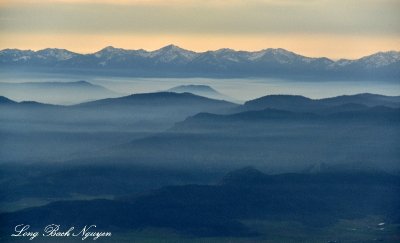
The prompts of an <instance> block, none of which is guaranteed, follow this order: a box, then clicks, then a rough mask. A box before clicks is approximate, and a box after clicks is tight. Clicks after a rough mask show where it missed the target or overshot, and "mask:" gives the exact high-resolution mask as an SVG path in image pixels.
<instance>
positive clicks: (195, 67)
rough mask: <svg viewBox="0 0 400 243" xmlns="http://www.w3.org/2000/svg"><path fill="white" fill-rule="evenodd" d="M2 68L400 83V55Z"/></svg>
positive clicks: (116, 55) (231, 55)
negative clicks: (337, 79) (366, 80)
mask: <svg viewBox="0 0 400 243" xmlns="http://www.w3.org/2000/svg"><path fill="white" fill-rule="evenodd" d="M0 68H1V69H9V68H12V70H19V68H21V69H23V70H28V71H39V70H40V71H41V72H43V71H45V72H71V71H72V70H77V71H80V72H89V73H92V72H95V73H104V72H105V73H109V72H112V73H113V74H117V75H118V74H120V75H129V76H154V77H160V76H165V77H174V76H183V77H296V78H316V79H320V78H360V79H393V80H400V52H398V51H389V52H378V53H375V54H373V55H370V56H365V57H362V58H360V59H356V60H347V59H340V60H338V61H334V60H331V59H328V58H325V57H320V58H311V57H306V56H302V55H299V54H296V53H294V52H290V51H287V50H284V49H280V48H279V49H272V48H270V49H265V50H261V51H255V52H249V51H235V50H232V49H220V50H216V51H207V52H193V51H189V50H185V49H182V48H180V47H178V46H174V45H169V46H165V47H163V48H161V49H159V50H155V51H146V50H143V49H139V50H125V49H121V48H114V47H112V46H109V47H106V48H104V49H102V50H100V51H98V52H95V53H91V54H79V53H74V52H71V51H68V50H65V49H50V48H47V49H43V50H39V51H31V50H18V49H5V50H1V51H0Z"/></svg>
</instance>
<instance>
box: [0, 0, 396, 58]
mask: <svg viewBox="0 0 400 243" xmlns="http://www.w3.org/2000/svg"><path fill="white" fill-rule="evenodd" d="M399 23H400V0H122V1H117V0H0V32H1V33H0V49H4V48H21V49H34V50H37V49H41V48H46V47H58V48H66V49H70V50H72V51H77V52H83V53H88V52H94V51H97V50H99V49H101V48H103V47H105V46H108V45H112V46H116V47H122V48H127V49H140V48H143V49H147V50H154V49H158V48H160V47H162V46H165V45H167V44H176V45H178V46H181V47H183V48H186V49H192V50H195V51H205V50H215V49H219V48H223V47H228V48H233V49H237V50H260V49H265V48H269V47H273V48H277V47H281V48H285V49H289V50H291V51H295V52H298V53H300V54H304V55H307V56H328V57H331V58H340V57H345V58H357V57H360V56H365V55H368V54H371V53H373V52H376V51H387V50H400V24H399Z"/></svg>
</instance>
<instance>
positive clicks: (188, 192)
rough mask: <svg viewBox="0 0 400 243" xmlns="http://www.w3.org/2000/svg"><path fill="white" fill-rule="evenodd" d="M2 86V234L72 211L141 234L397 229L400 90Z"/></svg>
mask: <svg viewBox="0 0 400 243" xmlns="http://www.w3.org/2000/svg"><path fill="white" fill-rule="evenodd" d="M0 88H1V89H0V113H1V117H0V139H1V146H0V155H1V156H0V175H1V178H2V179H1V180H0V188H1V189H0V198H2V199H1V200H0V215H1V217H2V218H4V222H5V224H3V225H4V226H5V228H4V227H3V228H1V229H0V230H7V229H6V228H7V227H9V226H11V225H13V224H15V223H17V221H18V220H25V222H32V223H36V224H46V223H47V222H50V221H51V222H53V221H54V220H57V219H56V218H54V216H53V215H54V214H52V213H49V212H58V213H57V215H58V214H59V213H60V212H67V211H70V210H73V211H76V212H77V213H78V214H79V215H80V218H81V219H82V220H84V219H85V220H86V219H92V220H93V221H94V222H97V223H99V224H101V225H104V226H105V227H114V228H116V229H118V230H119V231H121V232H131V233H132V232H133V233H132V234H133V235H134V237H140V235H141V231H140V230H139V229H150V231H151V232H152V230H156V229H167V232H170V231H169V230H173V231H176V232H178V233H179V234H178V235H179V237H184V238H185V237H199V238H203V237H217V239H220V240H222V239H226V238H224V237H233V238H235V237H238V238H237V239H240V238H243V237H247V238H246V239H264V238H265V237H266V238H265V239H270V238H268V237H269V236H268V235H267V234H266V233H265V232H264V231H263V230H260V227H261V226H262V225H263V224H270V223H276V222H281V223H282V224H283V225H284V226H283V228H285V227H289V225H291V222H297V223H299V224H300V225H302V227H303V226H304V227H308V228H309V229H314V230H315V229H318V230H321V233H320V234H321V237H322V236H324V237H326V239H331V238H332V237H333V238H334V235H331V234H330V233H327V232H330V230H331V229H335V230H338V229H336V227H341V226H340V225H341V224H343V222H342V220H350V222H352V223H356V222H359V220H366V221H367V222H368V223H369V224H371V222H375V221H374V220H381V221H383V220H384V221H385V222H388V229H387V232H386V233H387V234H388V237H392V236H393V234H395V230H393V229H394V228H393V227H396V225H397V224H398V223H400V221H399V219H400V217H399V215H400V214H399V211H398V207H397V206H398V205H399V204H398V203H399V202H400V198H399V196H398V195H400V194H399V193H398V192H400V187H399V185H400V179H399V178H400V177H399V172H400V163H399V158H400V153H399V151H400V123H399V122H400V111H399V109H400V96H399V95H400V87H399V85H398V83H396V82H388V81H382V82H374V81H320V82H318V81H309V82H306V81H295V80H278V79H261V78H254V79H250V78H247V79H208V78H127V77H108V76H103V77H94V76H79V75H71V76H68V75H63V76H60V75H54V74H52V75H43V74H42V75H40V74H33V75H29V74H26V76H25V75H22V74H20V75H15V74H14V75H11V74H7V75H5V74H2V75H1V82H0ZM328 191H329V192H330V193H325V192H328ZM240 195H244V197H245V198H247V200H244V199H241V198H240ZM376 195H380V197H381V198H382V202H377V201H376V198H375V197H376ZM333 198H335V199H333ZM359 199H360V200H362V201H363V202H364V204H363V206H361V207H358V206H359V205H358V204H357V202H356V201H357V200H359ZM290 201H293V202H294V204H292V203H287V202H290ZM88 209H90V210H88ZM108 212H115V214H109V213H108ZM39 213H44V214H46V215H47V216H46V217H42V218H41V219H40V220H38V219H37V217H36V216H35V215H38V214H39ZM61 214H62V215H63V217H62V218H63V219H62V220H61V223H64V224H70V223H77V224H78V225H80V224H81V223H82V222H83V221H76V219H74V218H73V217H71V216H69V215H67V214H65V213H61ZM95 215H96V216H95ZM127 215H131V217H133V218H130V219H128V218H125V217H126V216H127ZM158 215H164V217H161V216H158ZM374 217H377V219H375V218H374ZM182 218H186V221H181V220H182ZM185 222H186V223H185ZM216 228H217V229H219V230H215V229H216ZM283 228H281V229H280V230H282V229H283ZM168 234H170V233H168ZM282 234H283V233H282ZM369 234H371V235H373V236H374V237H375V236H379V237H386V236H382V235H381V234H380V233H379V234H378V233H376V232H375V233H373V234H372V233H371V232H369V233H368V234H367V233H362V234H361V233H360V235H361V236H362V237H367V238H368V237H369ZM118 237H121V238H120V240H121V242H124V241H123V240H124V236H123V234H121V235H119V234H118ZM169 237H172V238H173V236H171V235H170V236H169ZM260 237H261V238H260ZM263 237H264V238H263ZM280 237H281V238H282V237H283V235H280ZM352 237H353V236H352ZM354 237H358V236H357V235H354ZM235 239H236V238H235ZM324 239H325V238H324ZM385 239H386V238H385ZM387 239H389V238H387ZM117 241H119V240H117ZM117 241H115V242H117Z"/></svg>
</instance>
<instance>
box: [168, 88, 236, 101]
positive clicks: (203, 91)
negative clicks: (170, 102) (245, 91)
mask: <svg viewBox="0 0 400 243" xmlns="http://www.w3.org/2000/svg"><path fill="white" fill-rule="evenodd" d="M167 92H175V93H192V94H195V95H199V96H204V97H208V98H211V99H217V100H226V101H231V102H234V99H233V98H231V97H229V96H226V95H224V94H221V93H220V92H218V91H217V90H215V89H213V88H212V87H210V86H208V85H194V84H190V85H179V86H176V87H173V88H170V89H168V90H167Z"/></svg>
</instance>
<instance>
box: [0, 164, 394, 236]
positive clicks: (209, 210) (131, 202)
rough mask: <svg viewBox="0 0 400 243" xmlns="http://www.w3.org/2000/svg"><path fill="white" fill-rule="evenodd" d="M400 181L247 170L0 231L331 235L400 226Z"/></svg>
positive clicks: (60, 211)
mask: <svg viewBox="0 0 400 243" xmlns="http://www.w3.org/2000/svg"><path fill="white" fill-rule="evenodd" d="M399 205H400V177H399V176H396V175H391V174H387V173H383V172H377V171H371V172H357V171H347V172H329V170H326V171H325V172H320V173H314V174H309V173H305V174H299V173H297V174H295V173H293V174H280V175H267V174H264V173H262V172H260V171H258V170H256V169H254V168H251V167H246V168H243V169H240V170H237V171H233V172H231V173H229V174H227V175H226V176H225V177H224V178H223V179H222V181H221V182H220V183H218V184H216V185H184V186H167V187H163V188H161V189H158V190H154V191H151V192H149V193H145V194H141V195H137V196H126V197H122V198H118V199H115V200H92V201H60V202H55V203H51V204H48V205H46V206H42V207H36V208H28V209H25V210H21V211H18V212H14V213H6V214H1V215H0V218H1V219H2V226H3V227H2V230H4V231H7V232H10V230H12V228H13V227H14V226H15V225H17V224H20V223H21V222H24V223H26V224H31V225H32V226H33V227H38V228H39V229H40V227H42V226H45V225H47V224H51V223H56V224H61V225H75V226H80V225H82V226H83V225H85V224H87V223H88V222H90V223H91V224H98V225H101V227H103V228H110V229H111V228H112V229H118V230H134V229H142V228H146V227H156V228H157V227H161V228H170V229H174V230H177V231H179V232H181V233H185V234H189V235H195V236H255V235H257V234H258V232H257V231H254V230H253V229H250V228H248V227H247V226H246V225H245V224H244V223H243V220H252V219H254V220H255V219H256V220H276V221H280V220H291V221H297V222H300V223H302V224H304V225H308V226H312V227H317V228H320V227H326V226H329V225H331V224H333V223H335V222H337V221H338V220H340V219H356V218H362V217H365V216H368V215H382V217H384V218H385V219H386V222H388V223H400V211H399Z"/></svg>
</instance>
